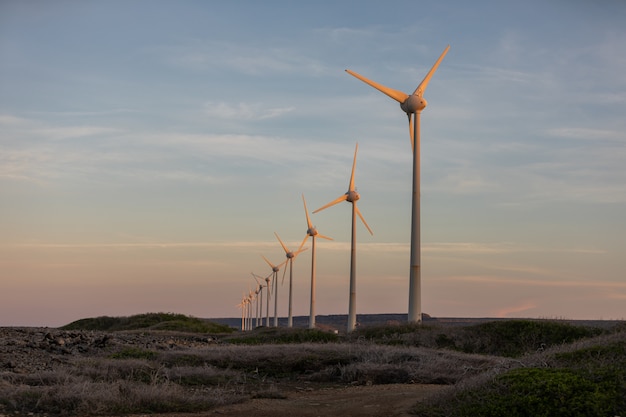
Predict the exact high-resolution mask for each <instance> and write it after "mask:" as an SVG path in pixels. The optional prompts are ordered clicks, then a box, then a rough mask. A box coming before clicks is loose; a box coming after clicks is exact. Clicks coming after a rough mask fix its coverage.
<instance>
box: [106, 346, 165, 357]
mask: <svg viewBox="0 0 626 417" xmlns="http://www.w3.org/2000/svg"><path fill="white" fill-rule="evenodd" d="M156 357H157V353H156V352H155V351H152V350H147V349H140V348H136V347H128V348H125V349H122V350H121V351H119V352H116V353H113V354H112V355H111V358H113V359H146V360H151V359H154V358H156Z"/></svg>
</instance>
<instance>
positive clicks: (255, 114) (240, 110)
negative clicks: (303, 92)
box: [204, 102, 295, 120]
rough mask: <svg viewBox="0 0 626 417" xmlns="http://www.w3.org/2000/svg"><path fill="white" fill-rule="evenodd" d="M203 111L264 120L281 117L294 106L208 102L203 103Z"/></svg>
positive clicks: (212, 114) (237, 117) (243, 118)
mask: <svg viewBox="0 0 626 417" xmlns="http://www.w3.org/2000/svg"><path fill="white" fill-rule="evenodd" d="M204 109H205V113H206V114H207V115H208V116H210V117H216V118H219V119H236V120H266V119H274V118H277V117H281V116H283V115H285V114H287V113H290V112H292V111H294V109H295V108H294V107H267V106H266V105H264V104H263V103H253V104H250V103H237V104H235V105H233V104H229V103H225V102H219V103H217V102H208V103H205V105H204Z"/></svg>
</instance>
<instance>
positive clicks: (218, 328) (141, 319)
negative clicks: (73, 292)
mask: <svg viewBox="0 0 626 417" xmlns="http://www.w3.org/2000/svg"><path fill="white" fill-rule="evenodd" d="M61 329H63V330H99V331H121V330H139V329H152V330H171V331H181V332H192V333H232V332H233V331H234V329H233V328H232V327H228V326H225V325H222V324H217V323H212V322H208V321H206V320H201V319H199V318H196V317H191V316H185V315H184V314H174V313H146V314H137V315H134V316H130V317H108V316H103V317H96V318H87V319H81V320H77V321H74V322H72V323H70V324H67V325H65V326H63V327H61Z"/></svg>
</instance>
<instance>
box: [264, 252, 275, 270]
mask: <svg viewBox="0 0 626 417" xmlns="http://www.w3.org/2000/svg"><path fill="white" fill-rule="evenodd" d="M261 257H263V259H265V262H267V264H268V265H269V266H270V268H272V269H274V265H273V264H272V263H271V262H270V261H269V260H268V259H267V258H266V257H265V256H263V255H261Z"/></svg>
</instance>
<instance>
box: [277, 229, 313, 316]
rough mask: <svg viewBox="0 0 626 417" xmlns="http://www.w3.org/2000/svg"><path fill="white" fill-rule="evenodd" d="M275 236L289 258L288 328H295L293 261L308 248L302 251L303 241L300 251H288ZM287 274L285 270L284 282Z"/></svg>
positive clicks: (278, 237)
mask: <svg viewBox="0 0 626 417" xmlns="http://www.w3.org/2000/svg"><path fill="white" fill-rule="evenodd" d="M274 234H275V235H276V238H277V239H278V241H279V242H280V245H281V246H282V247H283V249H284V251H285V256H286V257H287V262H288V263H289V316H288V318H287V327H293V314H292V297H293V261H294V260H295V259H296V257H297V256H298V255H299V254H301V253H302V252H304V251H305V250H307V249H308V248H304V249H302V246H303V245H304V241H303V242H302V244H301V245H300V247H299V248H298V250H297V251H295V252H292V251H290V250H289V249H287V246H285V244H284V243H283V241H282V240H280V236H278V233H276V232H274ZM285 272H287V269H285V270H284V272H283V281H284V280H285Z"/></svg>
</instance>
